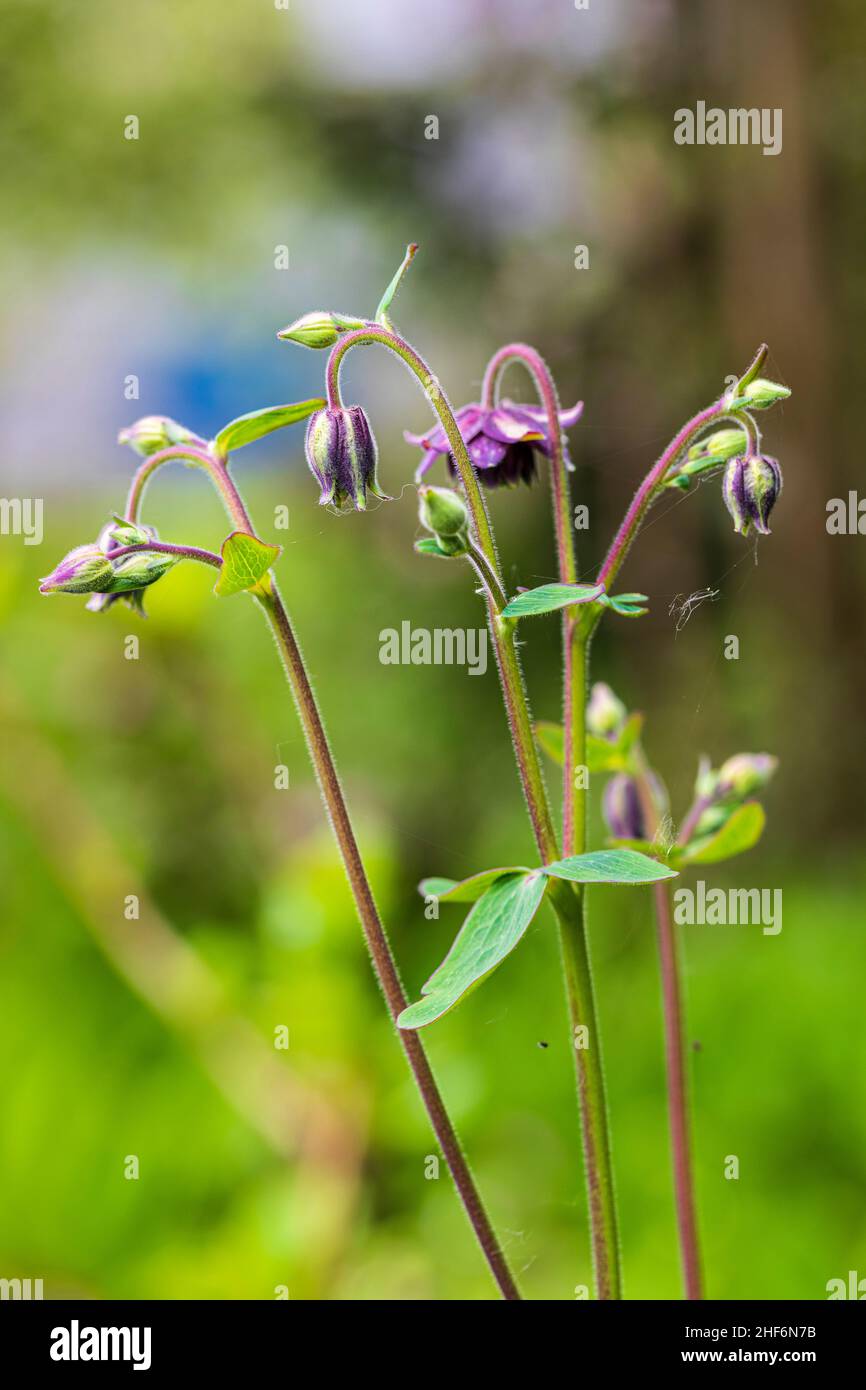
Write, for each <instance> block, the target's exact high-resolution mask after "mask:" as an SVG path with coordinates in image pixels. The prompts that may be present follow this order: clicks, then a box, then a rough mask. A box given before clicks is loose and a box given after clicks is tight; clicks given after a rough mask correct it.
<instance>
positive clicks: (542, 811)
mask: <svg viewBox="0 0 866 1390" xmlns="http://www.w3.org/2000/svg"><path fill="white" fill-rule="evenodd" d="M364 343H379V344H381V345H382V346H383V347H387V348H389V349H390V351H392V352H394V353H395V354H396V355H397V356H398V357H400V358H401V359H402V360H403V361H404V362H405V363H406V365H407V366H408V367H409V368H410V369H411V371H412V372H413V373H414V374H415V376H416V377H417V378H418V380H419V381H420V382H421V384H422V386H423V387H424V389H425V393H426V394H427V398H428V400H429V402H430V404H431V406H432V408H433V410H434V412H435V414H436V415H437V417H438V419H439V422H440V423H441V425H442V428H443V429H444V431H445V436H446V438H447V439H448V442H449V444H450V446H451V455H452V457H453V459H454V462H455V465H456V467H457V471H458V473H459V474H460V478H461V481H462V483H463V489H464V492H465V494H466V500H467V506H468V508H469V514H470V518H471V522H472V528H473V531H474V539H475V541H476V542H477V545H478V549H479V550H480V552H481V555H482V556H483V557H484V560H485V561H486V562H487V564H488V565H489V567H490V568H491V569H492V570H493V573H494V575H495V576H496V577H497V580H498V578H499V569H498V565H497V561H496V549H495V544H494V540H493V532H492V530H491V527H490V521H489V518H488V515H487V509H486V507H485V505H484V499H483V496H482V493H481V488H480V486H479V483H478V479H477V478H476V476H475V470H474V469H473V467H472V461H471V459H470V457H469V453H468V450H467V448H466V445H465V443H464V441H463V437H462V435H461V433H460V428H459V426H458V424H457V421H456V419H455V418H454V414H453V411H452V410H451V407H450V405H449V403H448V400H447V398H446V396H445V394H444V392H443V391H442V389H441V387H440V386H439V383H438V380H437V379H436V377H434V376H433V374H432V372H431V371H430V368H429V367H428V365H427V363H426V362H425V361H424V359H423V358H422V357H421V356H419V354H418V353H417V352H416V351H415V349H414V348H413V347H411V346H410V345H409V344H408V343H406V342H405V341H404V339H402V338H400V337H398V335H397V334H395V333H391V332H389V331H388V330H386V329H381V328H377V327H376V326H375V325H370V326H369V327H365V328H363V329H358V330H357V332H355V333H348V334H346V336H345V337H343V338H341V339H340V341H339V343H337V344H336V346H335V347H334V348H333V349H332V351H331V356H330V359H329V361H328V371H327V388H328V404H329V407H330V408H331V409H339V408H340V405H341V399H340V391H339V377H340V367H341V364H342V362H343V359H344V357H345V355H346V353H347V352H348V351H349V349H350V348H352V347H353V346H358V345H361V344H364ZM558 428H559V420H558V417H557V430H558ZM563 462H564V458H563ZM473 562H474V563H475V564H476V565H477V564H478V560H477V559H474V560H473ZM488 611H489V617H490V630H491V634H492V637H493V644H494V650H495V653H496V662H497V666H498V668H499V677H500V683H501V686H502V695H503V700H504V703H505V711H506V715H507V717H508V724H509V728H510V730H511V739H512V743H513V745H514V754H515V758H516V760H517V768H518V772H519V775H520V782H521V786H522V787H523V793H524V797H525V799H526V805H527V809H528V811H529V817H530V821H531V823H532V830H533V834H534V836H535V842H536V845H537V847H538V852H539V855H540V856H541V859H542V861H543V862H544V863H550V862H551V860H554V859H556V858H558V857H559V847H558V844H557V837H556V830H555V828H554V824H553V818H552V815H551V811H550V803H549V801H548V797H547V789H546V787H545V784H544V776H543V773H542V771H541V764H540V761H539V757H538V749H537V746H536V743H535V735H534V732H533V727H532V717H531V714H530V711H529V702H528V699H527V694H526V687H525V685H524V682H523V674H522V672H521V669H520V662H519V659H518V656H517V649H516V646H515V635H514V634H515V624H514V622H513V620H511V619H508V618H503V617H502V616H501V614H500V613H499V612H498V611H497V606H496V603H495V601H494V598H493V596H492V595H489V602H488ZM550 900H551V904H552V906H553V908H554V910H555V912H556V915H557V919H558V921H559V928H560V939H561V941H562V949H563V954H564V957H565V958H566V960H567V962H568V964H567V967H566V977H567V993H568V1003H569V1011H570V1014H571V1020H572V1028H573V1029H578V1028H580V1029H583V1028H586V1033H587V1046H586V1047H579V1048H577V1047H576V1049H575V1062H576V1066H577V1074H578V1092H579V1097H580V1105H581V1118H582V1121H583V1141H584V1153H585V1155H586V1175H587V1185H588V1188H589V1202H590V1221H591V1227H592V1245H593V1264H594V1269H595V1277H596V1288H597V1291H598V1296H599V1298H619V1297H620V1296H621V1285H620V1276H619V1248H618V1242H617V1236H616V1216H615V1210H614V1195H613V1176H612V1172H611V1163H610V1144H609V1141H608V1137H607V1113H606V1107H605V1101H604V1078H603V1073H602V1067H601V1047H600V1040H599V1032H598V1024H597V1019H596V1015H595V1005H594V999H593V995H592V979H591V975H590V971H589V960H588V957H587V954H586V941H585V936H584V925H583V903H582V900H581V898H580V894H579V892H578V891H576V890H575V888H574V886H573V885H562V884H560V885H557V886H556V887H555V888H553V889H552V890H551V892H550ZM574 1036H575V1037H577V1036H581V1037H582V1036H583V1035H582V1033H581V1034H580V1035H578V1034H577V1033H575V1035H574Z"/></svg>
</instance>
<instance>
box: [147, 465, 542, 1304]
mask: <svg viewBox="0 0 866 1390" xmlns="http://www.w3.org/2000/svg"><path fill="white" fill-rule="evenodd" d="M176 458H187V459H189V460H190V461H192V462H196V463H200V464H201V465H202V467H204V468H205V469H206V470H207V472H208V474H209V476H210V478H211V480H212V482H213V483H214V485H215V487H216V488H217V490H218V492H219V494H220V497H221V498H222V501H223V503H224V505H225V508H226V511H227V512H228V514H229V516H230V518H231V520H232V522H233V524H234V525H235V526H237V528H238V529H239V530H243V531H247V532H249V533H250V534H255V532H254V530H253V525H252V521H251V519H250V516H249V513H248V512H247V510H246V506H245V504H244V502H243V500H242V498H241V495H240V493H239V492H238V490H237V488H236V486H235V484H234V482H233V481H232V479H231V477H230V476H229V472H228V468H227V467H226V465H225V464H224V463H223V462H222V461H221V460H219V459H217V458H215V457H214V456H213V455H211V454H209V453H208V452H207V451H206V450H198V449H195V450H191V449H189V448H188V447H186V446H178V448H176V449H165V450H162V451H161V453H160V454H154V455H153V456H152V457H151V458H149V459H147V460H145V462H144V464H142V466H141V468H140V469H139V472H138V474H137V475H136V477H135V479H134V480H133V485H132V488H131V491H130V495H129V499H128V502H127V512H126V515H127V519H128V520H131V521H134V520H135V519H136V517H137V513H138V507H139V505H140V502H141V497H142V494H143V491H144V486H145V484H146V483H147V481H148V480H149V478H150V477H151V476H152V474H153V472H154V471H155V469H156V468H158V467H159V466H160V464H161V463H167V462H170V461H171V460H172V459H176ZM254 597H255V598H256V600H257V602H258V604H259V606H260V607H261V609H262V610H263V612H264V615H265V617H266V618H267V620H268V623H269V625H270V627H271V630H272V632H273V634H274V637H275V639H276V642H277V646H278V648H279V651H280V654H281V657H282V660H283V665H284V667H285V671H286V675H287V677H288V681H289V685H290V687H291V690H292V694H293V696H294V700H295V705H296V707H297V710H298V714H299V717H300V720H301V724H302V726H303V730H304V737H305V740H306V743H307V748H308V751H309V754H310V758H311V760H312V763H313V767H314V769H315V772H316V777H317V779H318V782H319V787H320V789H321V792H322V797H323V800H324V802H325V807H326V809H327V812H328V817H329V819H330V822H331V827H332V829H333V832H334V837H335V839H336V841H337V845H338V848H339V851H340V856H341V858H342V861H343V866H344V868H345V870H346V876H347V878H348V880H349V886H350V889H351V891H352V896H353V898H354V900H355V906H356V909H357V912H358V916H359V918H360V921H361V927H362V930H363V932H364V939H365V941H366V943H367V949H368V951H369V953H370V957H371V960H372V963H373V969H374V971H375V974H376V977H377V979H378V981H379V984H380V986H381V989H382V993H383V994H384V996H385V1001H386V1003H387V1006H388V1012H389V1013H390V1015H391V1018H392V1020H393V1021H395V1022H396V1019H397V1016H398V1015H399V1014H400V1013H402V1011H403V1010H404V1009H405V1008H406V1007H407V1006H408V1003H409V1000H408V998H407V996H406V994H405V993H404V991H403V986H402V983H401V981H400V976H399V974H398V971H397V965H396V962H395V960H394V956H393V954H392V952H391V947H390V944H389V942H388V938H387V936H386V933H385V928H384V926H383V925H382V921H381V919H380V917H379V912H378V909H377V907H376V903H375V900H374V898H373V892H372V889H371V887H370V883H369V880H368V878H367V874H366V870H365V868H364V864H363V861H362V859H361V854H360V850H359V849H358V843H357V840H356V838H355V833H354V829H353V827H352V822H351V819H350V817H349V811H348V807H347V805H346V801H345V797H344V796H343V790H342V787H341V785H340V780H339V777H338V775H337V769H336V766H335V764H334V759H333V756H332V754H331V749H330V745H329V743H328V738H327V734H326V733H325V727H324V724H323V722H322V717H321V715H320V713H319V708H318V705H317V703H316V698H315V695H314V693H313V688H312V685H311V684H310V680H309V677H308V675H307V671H306V667H305V665H304V660H303V657H302V655H301V651H300V648H299V646H298V643H297V639H296V638H295V634H294V631H293V628H292V625H291V622H290V620H289V615H288V613H287V611H286V608H285V605H284V603H283V601H282V598H281V597H280V594H279V590H278V589H277V585H276V582H275V581H274V579H273V577H272V576H270V575H269V576H268V577H267V579H266V581H264V582H263V583H262V584H260V586H259V587H258V589H257V591H255V593H254ZM397 1033H398V1036H399V1038H400V1042H401V1045H402V1047H403V1051H404V1052H405V1054H406V1058H407V1060H408V1062H409V1066H410V1068H411V1071H412V1074H413V1076H414V1078H415V1082H416V1085H417V1087H418V1090H419V1093H420V1095H421V1099H422V1101H423V1103H424V1107H425V1109H426V1111H427V1114H428V1116H429V1119H430V1123H431V1125H432V1126H433V1130H434V1133H435V1135H436V1138H437V1139H438V1141H439V1144H440V1146H441V1148H442V1152H443V1154H444V1156H445V1161H446V1162H447V1164H448V1168H449V1171H450V1173H451V1176H452V1178H453V1180H454V1184H455V1186H456V1188H457V1191H458V1193H459V1195H460V1199H461V1201H462V1203H463V1206H464V1209H465V1211H466V1215H467V1217H468V1218H469V1222H470V1224H471V1226H472V1229H473V1231H474V1233H475V1236H476V1238H477V1240H478V1243H479V1245H480V1247H481V1249H482V1251H483V1253H484V1256H485V1258H486V1260H487V1263H488V1265H489V1267H490V1271H491V1273H492V1275H493V1277H494V1279H495V1280H496V1283H497V1285H498V1287H499V1290H500V1293H501V1294H502V1296H503V1298H505V1299H508V1300H518V1299H520V1292H519V1290H518V1288H517V1285H516V1283H515V1281H514V1277H513V1275H512V1273H511V1270H510V1269H509V1267H508V1263H507V1261H506V1259H505V1256H504V1254H503V1252H502V1248H501V1246H500V1243H499V1240H498V1238H497V1236H496V1233H495V1231H494V1229H493V1226H492V1225H491V1222H490V1218H489V1217H488V1215H487V1211H486V1209H485V1207H484V1203H483V1202H482V1199H481V1195H480V1193H479V1192H478V1189H477V1187H476V1185H475V1180H474V1178H473V1176H472V1173H471V1172H470V1169H469V1165H468V1163H467V1161H466V1158H465V1156H464V1154H463V1151H462V1149H461V1147H460V1142H459V1140H458V1138H457V1134H456V1131H455V1129H454V1126H453V1124H452V1123H451V1119H450V1117H449V1115H448V1112H447V1110H446V1108H445V1103H444V1101H443V1099H442V1096H441V1093H440V1091H439V1088H438V1086H437V1084H436V1079H435V1077H434V1075H433V1071H432V1069H431V1067H430V1063H429V1061H428V1059H427V1054H426V1052H425V1050H424V1047H423V1044H422V1043H421V1040H420V1038H419V1037H418V1034H417V1032H415V1031H412V1030H403V1029H397Z"/></svg>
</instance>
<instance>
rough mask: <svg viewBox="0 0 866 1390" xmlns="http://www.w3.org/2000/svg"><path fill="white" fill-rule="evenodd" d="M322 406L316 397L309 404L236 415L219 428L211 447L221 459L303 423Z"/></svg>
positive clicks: (270, 406)
mask: <svg viewBox="0 0 866 1390" xmlns="http://www.w3.org/2000/svg"><path fill="white" fill-rule="evenodd" d="M326 404H327V402H326V401H324V400H321V399H320V398H318V397H317V398H315V399H314V400H310V401H295V402H294V403H293V404H291V405H267V406H265V407H264V409H263V410H251V411H250V413H249V414H248V415H239V416H238V418H237V419H236V420H230V421H229V423H228V424H227V425H223V427H222V429H221V430H220V432H219V434H218V435H217V437H216V439H215V440H214V441H213V444H214V448H215V450H216V452H217V453H218V454H220V455H222V457H223V458H224V457H225V456H226V454H229V453H231V451H232V449H240V448H241V447H242V446H243V445H244V444H252V443H253V441H254V440H256V439H261V438H262V437H263V436H264V435H266V434H271V433H272V432H273V431H274V430H281V429H283V428H284V426H286V425H296V424H297V423H298V421H299V420H306V419H307V416H309V415H313V414H314V413H315V411H317V410H323V409H324V408H325V406H326Z"/></svg>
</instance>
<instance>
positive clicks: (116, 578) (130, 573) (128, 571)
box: [99, 550, 178, 594]
mask: <svg viewBox="0 0 866 1390" xmlns="http://www.w3.org/2000/svg"><path fill="white" fill-rule="evenodd" d="M177 559H178V557H177V556H176V555H162V554H160V553H159V552H158V551H153V550H140V551H138V552H137V553H136V554H133V555H123V556H121V558H120V559H119V560H115V561H114V563H113V564H112V566H111V576H110V578H109V580H108V582H107V583H102V584H101V585H100V586H99V587H100V589H101V591H102V592H103V593H104V594H127V593H129V592H130V591H131V590H132V589H146V588H147V587H148V585H149V584H155V583H156V581H157V580H158V579H162V576H163V575H164V574H167V573H168V571H169V570H170V569H171V568H172V566H173V565H176V564H177Z"/></svg>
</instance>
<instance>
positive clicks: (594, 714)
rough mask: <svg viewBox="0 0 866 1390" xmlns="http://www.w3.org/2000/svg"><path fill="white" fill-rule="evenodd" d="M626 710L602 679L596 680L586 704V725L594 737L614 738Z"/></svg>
mask: <svg viewBox="0 0 866 1390" xmlns="http://www.w3.org/2000/svg"><path fill="white" fill-rule="evenodd" d="M627 718H628V710H627V709H626V707H625V705H624V704H623V702H622V700H620V699H618V698H617V696H616V695H614V693H613V691H612V690H611V688H610V686H609V685H605V683H604V681H596V682H595V684H594V685H593V687H592V690H591V692H590V696H589V702H588V704H587V706H586V727H587V730H588V732H589V733H591V734H593V735H594V736H595V737H596V738H611V739H612V738H615V737H616V735H617V734H618V733H619V732H620V730H621V729H622V727H623V725H624V724H625V721H626V719H627Z"/></svg>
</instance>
